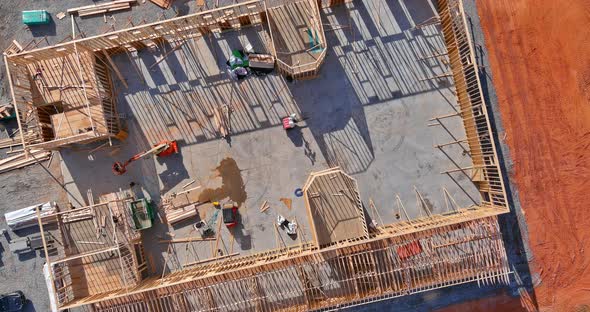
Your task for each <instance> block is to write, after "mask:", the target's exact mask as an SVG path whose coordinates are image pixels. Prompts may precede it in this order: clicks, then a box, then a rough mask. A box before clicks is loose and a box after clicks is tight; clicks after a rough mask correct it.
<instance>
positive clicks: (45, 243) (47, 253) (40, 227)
mask: <svg viewBox="0 0 590 312" xmlns="http://www.w3.org/2000/svg"><path fill="white" fill-rule="evenodd" d="M4 62H6V55H5V56H4ZM8 79H10V77H9V78H8ZM35 210H36V211H37V222H38V223H39V231H40V232H41V241H43V250H44V251H45V263H46V264H47V270H48V271H49V277H50V278H51V290H52V291H53V294H54V296H55V302H56V304H59V299H58V297H57V289H55V277H54V276H53V267H52V265H51V261H50V260H49V251H47V240H46V239H45V230H44V229H43V221H42V220H41V210H40V206H37V208H36V209H35Z"/></svg>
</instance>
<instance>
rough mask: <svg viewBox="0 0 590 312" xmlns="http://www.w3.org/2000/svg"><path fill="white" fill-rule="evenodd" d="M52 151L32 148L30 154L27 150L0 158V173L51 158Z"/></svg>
mask: <svg viewBox="0 0 590 312" xmlns="http://www.w3.org/2000/svg"><path fill="white" fill-rule="evenodd" d="M50 156H51V152H47V151H42V150H30V151H29V155H28V157H27V155H26V154H25V152H21V153H18V154H17V155H15V156H10V157H8V158H5V159H2V160H0V173H4V172H8V171H10V170H14V169H19V168H23V167H26V166H29V165H33V164H36V163H38V162H41V161H45V160H47V159H49V157H50Z"/></svg>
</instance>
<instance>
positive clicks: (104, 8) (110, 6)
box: [67, 0, 136, 16]
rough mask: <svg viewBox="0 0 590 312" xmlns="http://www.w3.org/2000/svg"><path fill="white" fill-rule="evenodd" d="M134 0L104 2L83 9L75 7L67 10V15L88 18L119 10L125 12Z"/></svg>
mask: <svg viewBox="0 0 590 312" xmlns="http://www.w3.org/2000/svg"><path fill="white" fill-rule="evenodd" d="M135 1H136V0H116V1H111V2H105V3H100V4H94V5H87V6H83V7H77V8H72V9H68V11H67V12H68V13H69V14H78V16H89V15H96V14H103V13H110V12H114V11H119V10H126V9H129V8H131V5H132V4H133V3H135Z"/></svg>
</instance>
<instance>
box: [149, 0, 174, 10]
mask: <svg viewBox="0 0 590 312" xmlns="http://www.w3.org/2000/svg"><path fill="white" fill-rule="evenodd" d="M150 1H151V2H152V3H153V4H155V5H157V6H159V7H161V8H162V9H166V10H167V9H169V8H170V6H171V5H172V2H173V1H174V0H150Z"/></svg>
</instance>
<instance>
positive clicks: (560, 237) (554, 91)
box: [477, 0, 590, 311]
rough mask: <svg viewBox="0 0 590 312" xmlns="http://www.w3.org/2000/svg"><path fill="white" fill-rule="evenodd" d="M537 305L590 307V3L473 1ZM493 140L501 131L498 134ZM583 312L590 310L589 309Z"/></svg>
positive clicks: (586, 0)
mask: <svg viewBox="0 0 590 312" xmlns="http://www.w3.org/2000/svg"><path fill="white" fill-rule="evenodd" d="M477 5H478V10H479V15H480V19H481V24H482V27H483V30H484V34H485V39H486V47H487V49H488V52H489V56H490V62H491V71H492V75H493V81H494V85H495V87H496V91H497V94H498V100H499V104H500V113H501V116H502V122H503V125H504V127H505V130H506V142H507V144H508V146H509V147H510V155H511V157H512V159H513V161H514V168H513V172H511V173H510V178H511V179H512V181H515V183H516V186H517V191H518V196H519V198H520V202H521V204H522V207H523V209H524V212H525V217H526V221H527V224H528V228H529V234H530V246H531V248H532V251H533V256H534V260H533V263H532V266H531V269H532V271H533V272H538V273H540V274H541V277H542V283H541V284H540V285H539V286H538V287H537V288H536V289H535V296H536V298H537V302H538V304H539V307H540V308H541V310H552V311H575V310H578V311H580V310H583V311H586V310H584V308H583V307H584V305H588V306H590V26H589V25H590V0H567V1H558V0H478V1H477ZM498 135H499V137H500V138H502V137H503V136H504V133H499V134H498ZM588 309H590V308H588Z"/></svg>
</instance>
